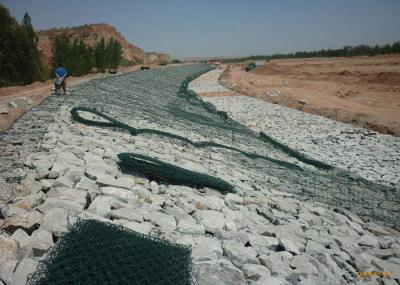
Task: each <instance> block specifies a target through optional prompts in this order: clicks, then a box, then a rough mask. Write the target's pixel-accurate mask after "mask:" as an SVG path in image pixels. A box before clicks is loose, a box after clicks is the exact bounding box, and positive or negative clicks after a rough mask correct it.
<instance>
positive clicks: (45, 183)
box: [40, 179, 53, 192]
mask: <svg viewBox="0 0 400 285" xmlns="http://www.w3.org/2000/svg"><path fill="white" fill-rule="evenodd" d="M40 183H42V190H43V191H45V192H47V191H49V190H50V188H51V187H52V186H53V181H52V180H49V179H42V180H40Z"/></svg>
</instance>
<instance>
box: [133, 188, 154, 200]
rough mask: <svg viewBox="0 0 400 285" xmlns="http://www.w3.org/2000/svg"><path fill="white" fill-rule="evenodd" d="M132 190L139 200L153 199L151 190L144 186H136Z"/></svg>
mask: <svg viewBox="0 0 400 285" xmlns="http://www.w3.org/2000/svg"><path fill="white" fill-rule="evenodd" d="M132 190H133V191H134V192H135V193H136V195H138V196H139V198H142V199H143V198H149V199H151V197H152V195H151V192H150V191H149V189H147V188H145V187H144V186H142V185H135V186H133V189H132Z"/></svg>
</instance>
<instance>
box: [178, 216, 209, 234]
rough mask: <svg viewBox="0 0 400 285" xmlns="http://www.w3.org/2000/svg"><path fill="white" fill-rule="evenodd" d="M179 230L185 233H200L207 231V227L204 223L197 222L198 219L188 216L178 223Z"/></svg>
mask: <svg viewBox="0 0 400 285" xmlns="http://www.w3.org/2000/svg"><path fill="white" fill-rule="evenodd" d="M178 231H179V232H181V233H184V234H194V235H200V234H204V233H205V228H204V226H203V225H202V224H197V223H196V220H195V219H193V218H192V217H190V216H189V217H188V218H187V219H185V220H181V221H179V223H178Z"/></svg>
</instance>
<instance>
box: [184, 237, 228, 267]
mask: <svg viewBox="0 0 400 285" xmlns="http://www.w3.org/2000/svg"><path fill="white" fill-rule="evenodd" d="M194 242H195V245H194V248H193V250H192V255H193V259H194V260H197V261H206V260H215V259H218V258H220V257H221V256H222V254H223V251H222V248H221V244H220V242H219V240H218V239H217V238H214V237H206V236H199V237H195V238H194Z"/></svg>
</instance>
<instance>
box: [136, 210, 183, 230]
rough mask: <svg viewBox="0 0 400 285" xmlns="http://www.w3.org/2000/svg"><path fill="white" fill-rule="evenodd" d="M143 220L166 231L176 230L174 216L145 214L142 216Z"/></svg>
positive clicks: (157, 213)
mask: <svg viewBox="0 0 400 285" xmlns="http://www.w3.org/2000/svg"><path fill="white" fill-rule="evenodd" d="M144 219H145V220H146V221H149V222H151V223H152V224H153V225H155V226H159V227H160V228H162V229H164V230H166V231H173V230H175V229H176V221H175V218H174V216H171V215H168V214H164V213H160V212H152V213H147V214H145V215H144Z"/></svg>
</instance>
